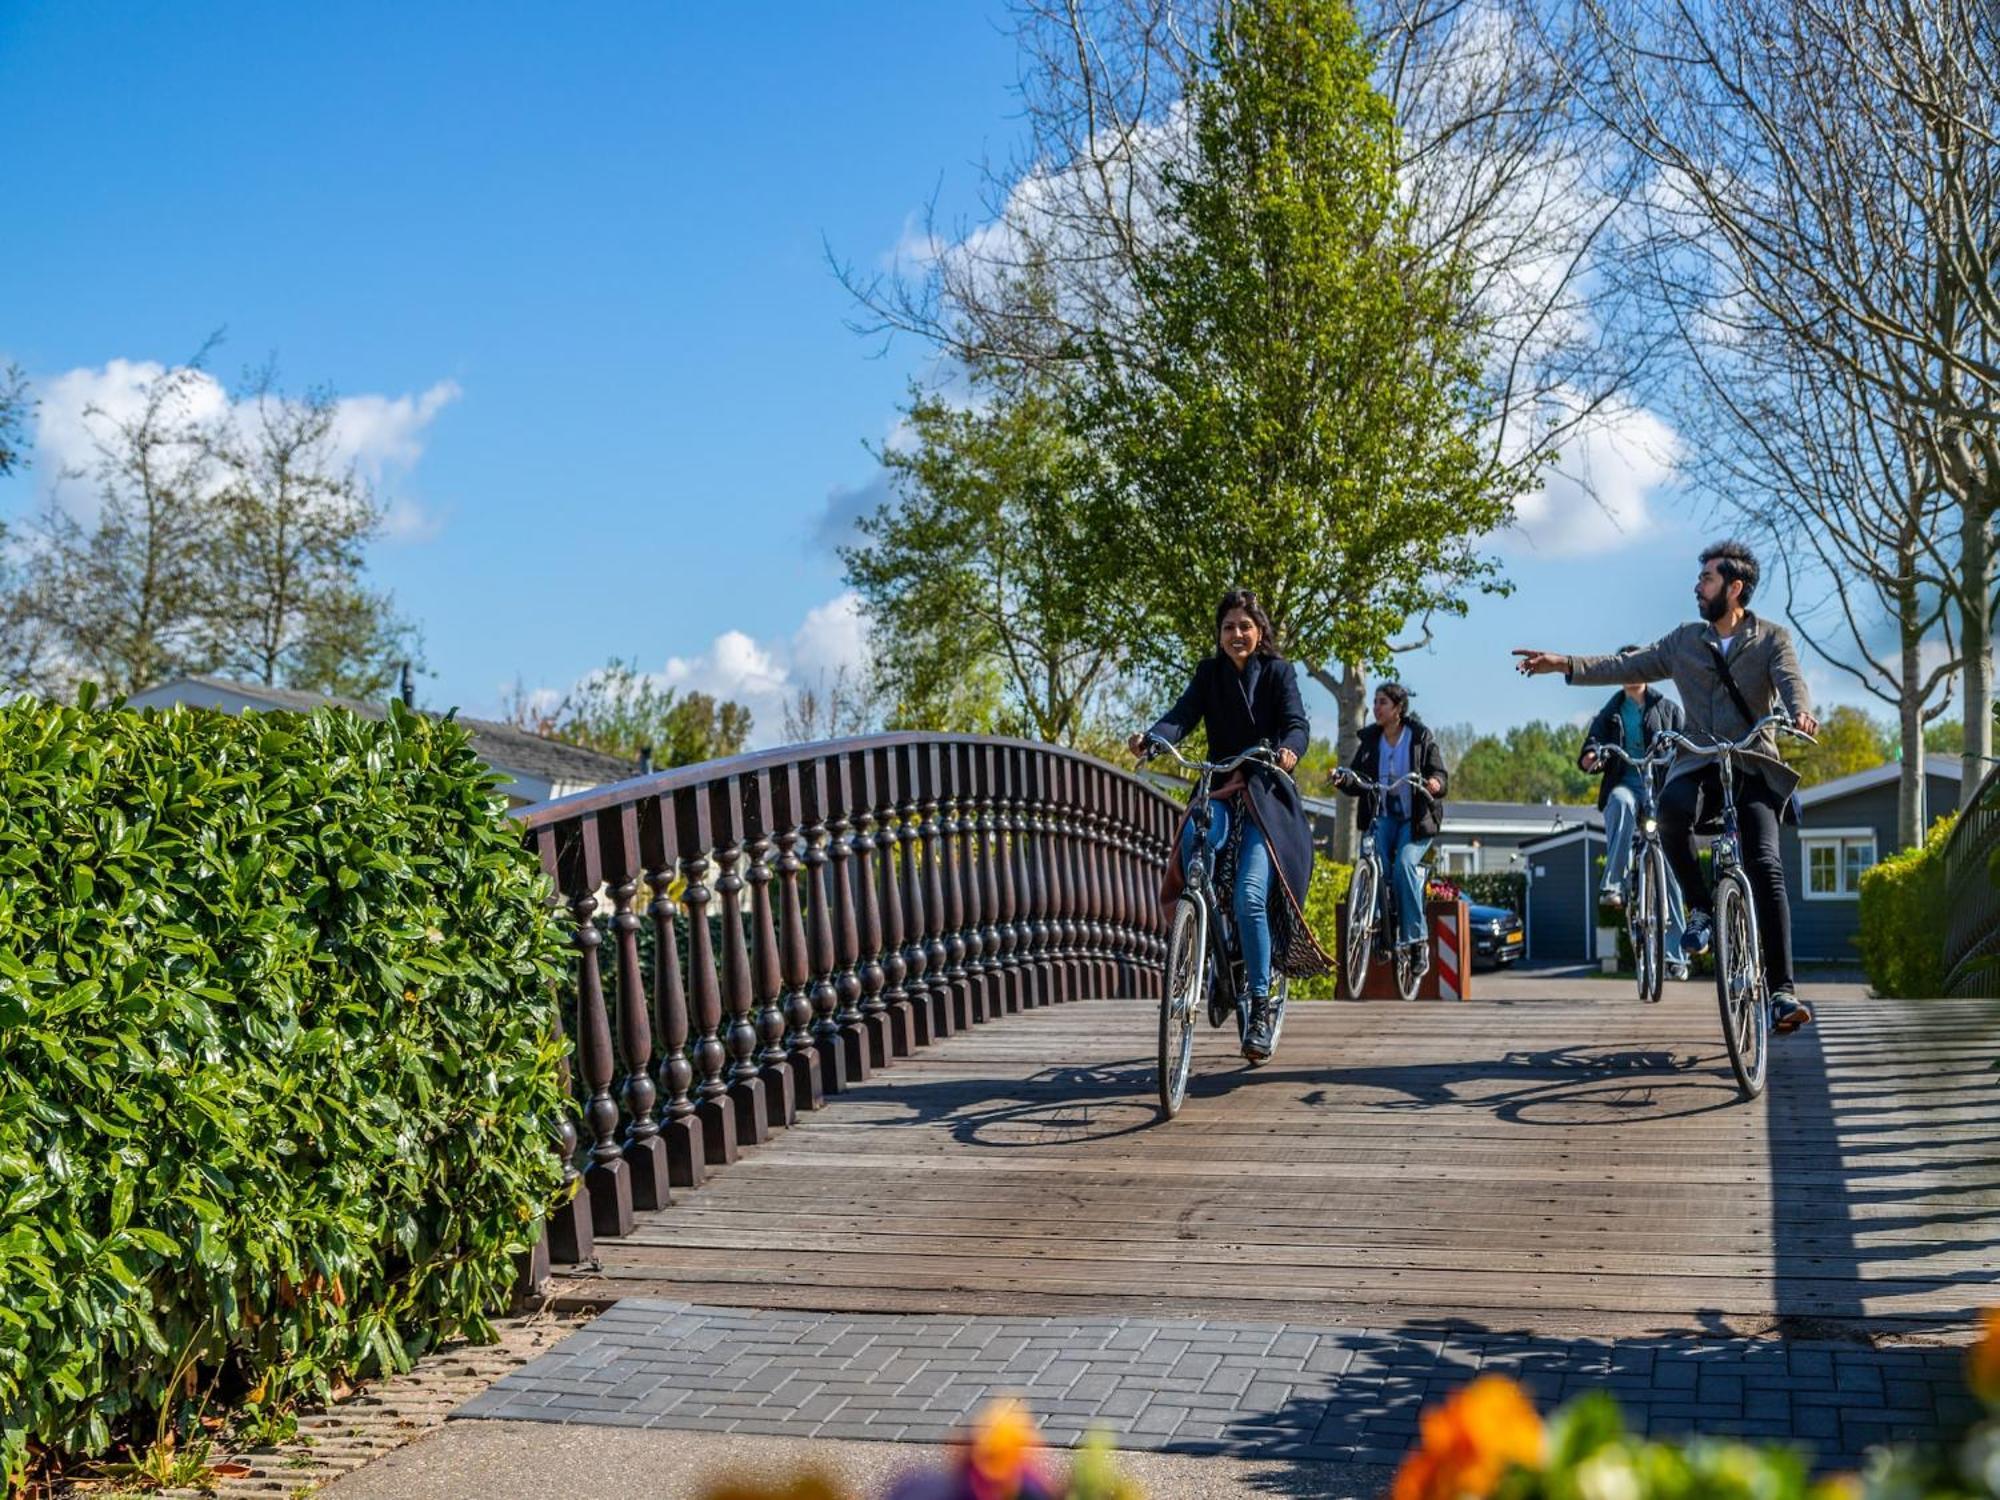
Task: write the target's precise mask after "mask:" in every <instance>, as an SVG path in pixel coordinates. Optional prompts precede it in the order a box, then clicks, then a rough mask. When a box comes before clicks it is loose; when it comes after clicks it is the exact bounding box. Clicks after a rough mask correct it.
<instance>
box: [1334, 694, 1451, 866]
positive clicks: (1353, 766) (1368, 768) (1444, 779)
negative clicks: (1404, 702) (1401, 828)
mask: <svg viewBox="0 0 2000 1500" xmlns="http://www.w3.org/2000/svg"><path fill="white" fill-rule="evenodd" d="M1403 732H1404V733H1405V734H1412V735H1415V736H1416V738H1415V739H1413V740H1411V741H1410V769H1411V770H1412V771H1415V772H1416V773H1417V774H1418V775H1420V776H1422V777H1423V778H1424V779H1425V780H1426V781H1428V780H1429V779H1430V778H1431V777H1433V776H1435V777H1436V778H1437V783H1438V794H1437V796H1436V797H1434V798H1433V797H1425V796H1421V795H1420V794H1418V793H1417V792H1415V791H1412V792H1410V794H1409V797H1410V837H1411V838H1415V839H1430V838H1436V837H1437V833H1438V830H1439V829H1440V828H1442V827H1443V826H1444V799H1445V797H1446V796H1447V795H1448V794H1449V793H1450V791H1451V772H1450V770H1449V769H1447V768H1446V766H1445V763H1444V752H1443V751H1442V750H1440V749H1438V742H1437V736H1436V735H1434V734H1432V733H1431V731H1430V727H1429V726H1428V725H1426V724H1425V723H1424V721H1423V720H1422V719H1419V718H1417V717H1415V716H1414V715H1411V716H1407V717H1405V718H1404V720H1403ZM1381 754H1382V726H1381V725H1380V724H1368V725H1365V726H1364V727H1363V728H1362V731H1361V741H1360V743H1359V744H1357V745H1356V746H1355V747H1354V759H1353V760H1351V761H1349V762H1348V763H1347V768H1348V769H1349V770H1350V771H1352V772H1354V774H1355V775H1357V776H1360V777H1362V778H1364V779H1365V780H1368V781H1375V780H1378V779H1379V778H1380V776H1381V771H1382V762H1381V759H1380V757H1381ZM1342 790H1343V791H1347V789H1346V788H1345V787H1343V788H1342ZM1347 795H1348V796H1350V797H1359V798H1360V799H1361V807H1360V810H1359V815H1358V817H1357V818H1356V820H1355V821H1356V822H1358V823H1359V824H1360V825H1361V829H1362V831H1363V832H1364V833H1365V832H1366V831H1367V830H1368V829H1369V828H1370V827H1372V826H1373V825H1374V822H1375V812H1376V808H1375V794H1374V793H1373V792H1370V791H1348V792H1347Z"/></svg>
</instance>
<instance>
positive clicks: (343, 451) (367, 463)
mask: <svg viewBox="0 0 2000 1500" xmlns="http://www.w3.org/2000/svg"><path fill="white" fill-rule="evenodd" d="M168 373H169V371H168V367H167V366H165V365H163V364H160V363H159V362H157V361H155V360H131V359H114V360H110V361H108V362H106V363H105V364H104V365H103V366H102V367H100V368H89V367H83V368H78V369H74V370H69V371H67V372H65V373H64V374H61V375H58V376H56V377H54V378H53V379H51V380H48V381H44V382H40V383H39V387H40V389H39V394H40V411H39V413H38V416H37V420H36V424H35V450H36V465H37V468H38V469H39V471H40V472H41V473H42V474H43V475H44V476H46V480H45V482H46V483H47V484H49V485H51V486H57V487H58V489H57V493H58V495H59V497H60V499H61V501H62V503H63V504H64V505H65V506H67V507H68V508H69V509H71V510H72V511H76V512H78V513H81V514H86V515H87V514H88V512H89V511H90V510H91V509H92V508H93V507H94V504H95V500H94V494H93V491H92V489H91V486H90V485H89V484H87V483H64V482H63V481H64V477H65V476H69V475H77V474H86V475H87V474H88V473H89V472H90V471H91V470H92V469H93V468H94V467H95V466H96V464H97V462H98V450H97V444H98V440H99V439H100V437H102V436H104V435H105V434H106V433H107V432H108V430H109V428H110V427H112V426H115V425H116V424H118V423H121V422H128V421H131V420H133V419H135V418H137V417H138V416H140V415H141V413H143V412H144V410H145V406H146V400H147V392H148V390H149V389H150V388H151V387H153V386H154V384H155V383H156V382H158V381H159V380H161V379H162V378H163V377H165V376H166V375H167V374H168ZM460 394H461V392H460V389H459V386H458V383H457V382H456V381H451V380H441V381H438V382H437V383H436V384H435V385H433V386H431V387H430V388H429V389H428V390H426V391H423V392H421V393H419V394H416V395H402V396H383V395H373V394H366V395H358V396H343V397H341V398H339V400H338V401H337V402H336V403H335V405H334V418H333V433H332V444H331V446H332V452H331V455H330V456H331V457H332V459H333V460H334V461H335V462H336V463H338V464H341V465H343V466H344V465H349V464H351V465H353V467H354V468H355V469H356V471H357V472H359V473H360V474H361V475H362V476H363V477H364V478H365V479H367V480H368V482H369V483H370V484H372V485H375V486H377V487H378V488H380V487H383V486H385V485H388V484H391V483H394V482H395V481H396V480H397V479H399V478H401V477H403V476H406V475H407V474H408V473H409V471H410V470H412V469H413V468H415V467H416V464H417V461H418V460H419V459H420V458H422V457H423V452H424V443H425V440H426V437H427V434H428V430H429V428H430V426H431V424H432V422H434V421H435V420H436V419H437V416H438V413H440V412H441V411H443V410H444V408H445V407H447V406H449V405H450V404H451V403H452V402H454V401H456V400H457V399H458V398H459V395H460ZM178 400H179V409H178V411H177V413H176V416H177V417H179V418H182V419H185V420H187V421H190V422H194V423H204V424H205V423H209V422H213V421H215V420H217V419H219V418H222V417H224V416H227V415H229V414H230V412H231V411H232V409H234V410H237V411H244V410H251V409H253V408H251V406H250V404H249V402H247V401H245V402H242V403H234V405H233V407H232V401H231V398H230V395H229V392H228V391H227V389H225V388H224V386H223V384H222V382H221V381H219V380H217V379H216V378H215V377H214V376H213V375H211V374H209V373H208V372H207V371H206V370H189V371H186V372H185V378H184V379H183V381H182V382H181V384H180V389H179V393H178ZM442 526H443V523H442V520H441V518H440V517H439V516H438V515H437V514H436V513H435V512H433V511H431V510H429V509H427V508H426V507H425V506H423V505H422V504H421V503H420V502H418V501H417V500H415V499H414V498H411V497H409V496H403V495H399V496H395V497H393V498H391V499H389V500H388V502H387V515H386V517H385V524H384V532H385V534H386V535H387V536H388V537H390V538H391V539H392V540H396V541H405V542H408V541H428V540H430V539H431V538H432V537H434V536H436V535H437V534H438V533H439V531H440V530H441V529H442Z"/></svg>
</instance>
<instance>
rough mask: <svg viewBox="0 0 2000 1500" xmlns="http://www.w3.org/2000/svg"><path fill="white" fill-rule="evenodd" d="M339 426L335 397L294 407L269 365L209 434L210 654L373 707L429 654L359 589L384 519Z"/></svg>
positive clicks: (379, 601)
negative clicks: (404, 667) (368, 701)
mask: <svg viewBox="0 0 2000 1500" xmlns="http://www.w3.org/2000/svg"><path fill="white" fill-rule="evenodd" d="M338 418H339V403H338V402H337V400H336V399H335V397H334V395H333V393H332V392H331V391H328V390H326V389H324V388H318V389H313V390H309V391H307V392H306V393H305V394H304V395H303V396H300V397H292V396H288V395H287V394H286V393H285V392H284V390H283V389H282V388H281V387H280V386H279V384H278V381H277V376H276V372H275V370H274V369H272V368H271V367H269V366H267V367H265V368H264V369H262V370H259V371H256V372H254V373H253V374H252V375H251V376H250V377H249V380H248V382H247V384H246V386H245V387H244V389H243V390H242V391H241V392H239V394H238V396H237V399H236V401H235V402H234V404H233V406H232V408H231V409H230V411H229V413H228V414H227V415H225V416H224V417H222V418H221V419H219V420H218V421H217V422H215V423H214V424H213V425H212V426H211V427H210V428H209V429H208V430H207V431H206V432H205V434H204V436H203V441H204V442H205V443H206V445H207V447H208V449H209V452H210V454H211V455H212V456H213V458H214V460H215V464H216V470H217V473H216V478H217V481H218V483H219V485H220V488H219V489H218V490H217V492H216V493H215V494H214V496H213V497H212V498H211V499H210V501H209V504H210V506H211V507H212V515H213V522H212V524H213V527H214V538H213V540H214V565H213V579H212V585H211V586H212V589H213V595H214V598H215V601H216V607H215V608H213V609H212V610H211V611H210V613H209V616H208V629H207V635H208V639H207V641H206V643H205V652H206V655H207V656H208V657H209V659H210V660H211V661H212V662H213V663H214V664H215V667H216V668H217V669H218V670H221V671H223V672H226V673H228V674H229V675H231V676H236V677H242V678H246V679H248V680H250V681H254V682H261V683H264V684H266V685H271V686H280V685H282V686H285V687H293V688H302V689H305V690H308V691H313V692H325V693H337V694H345V695H347V696H350V697H358V698H373V697H377V696H379V695H380V694H381V693H382V692H384V691H385V690H386V689H387V688H388V687H389V685H390V683H391V681H392V680H393V678H394V676H395V673H396V671H397V670H398V666H399V664H400V663H402V662H404V661H410V660H413V659H414V658H415V657H416V656H417V655H418V654H419V653H418V650H417V647H416V643H415V639H414V631H413V630H412V628H411V627H410V626H409V625H408V624H407V623H406V622H404V621H402V620H400V619H398V618H397V616H396V613H395V606H394V601H393V600H392V599H391V598H390V597H389V596H388V595H387V594H384V593H378V592H376V591H374V590H371V589H369V588H367V587H366V586H365V585H364V584H363V582H362V581H361V575H362V571H363V567H364V563H365V549H366V548H367V546H368V544H369V543H370V542H372V541H374V540H376V539H377V538H378V537H379V536H380V535H381V533H382V520H383V509H382V506H381V505H380V503H379V502H378V501H377V500H376V498H375V494H374V492H373V489H372V487H371V486H370V485H369V484H368V482H367V481H366V480H365V479H363V478H362V477H361V475H360V474H359V473H358V472H357V471H356V469H355V466H354V464H353V463H352V462H351V461H349V460H347V459H346V458H344V457H343V456H342V455H341V453H340V451H339V446H338V437H339V434H338V432H337V428H336V424H337V422H338Z"/></svg>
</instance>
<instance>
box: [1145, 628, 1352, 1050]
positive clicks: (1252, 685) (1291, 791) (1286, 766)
mask: <svg viewBox="0 0 2000 1500" xmlns="http://www.w3.org/2000/svg"><path fill="white" fill-rule="evenodd" d="M1215 632H1216V652H1215V654H1214V655H1213V656H1206V657H1203V658H1202V659H1201V661H1199V662H1198V663H1196V665H1195V669H1194V676H1193V678H1192V679H1191V680H1190V681H1189V683H1188V685H1187V688H1186V689H1185V690H1184V691H1183V692H1182V693H1181V695H1180V698H1179V700H1178V701H1176V702H1175V704H1174V706H1173V707H1172V708H1170V709H1168V710H1167V711H1166V713H1165V714H1163V715H1161V717H1160V720H1159V722H1158V723H1156V724H1154V725H1153V727H1152V728H1151V729H1149V730H1146V731H1145V732H1143V733H1140V734H1135V735H1133V736H1132V738H1131V741H1130V747H1131V750H1132V753H1133V754H1134V755H1143V754H1144V753H1145V749H1146V741H1147V740H1148V739H1149V738H1154V737H1157V738H1159V739H1162V740H1165V741H1166V742H1167V743H1168V744H1170V745H1177V744H1179V743H1180V742H1181V741H1182V740H1183V739H1185V738H1186V737H1187V735H1188V734H1189V733H1190V732H1192V731H1193V729H1194V727H1195V725H1196V724H1201V725H1203V726H1204V727H1206V729H1207V731H1208V756H1209V759H1210V760H1216V761H1222V760H1228V759H1230V758H1231V757H1233V756H1236V755H1239V754H1241V753H1242V752H1243V751H1245V750H1248V749H1250V748H1251V747H1252V746H1253V745H1258V744H1266V743H1268V744H1269V745H1270V746H1271V747H1272V748H1273V749H1275V750H1276V751H1277V756H1278V765H1279V768H1280V770H1282V771H1284V772H1289V771H1290V770H1291V769H1292V767H1293V766H1295V765H1297V764H1298V760H1299V757H1300V756H1301V755H1303V754H1304V753H1305V749H1306V745H1307V743H1308V740H1309V738H1310V736H1311V732H1312V724H1311V721H1310V720H1308V719H1307V718H1306V711H1305V705H1304V703H1303V701H1302V700H1301V698H1300V696H1299V679H1298V672H1297V670H1296V669H1295V668H1294V667H1293V666H1292V664H1291V663H1290V662H1288V661H1286V660H1285V658H1284V657H1282V656H1280V655H1278V652H1277V647H1276V645H1275V643H1274V642H1273V640H1272V630H1271V620H1270V616H1268V615H1267V614H1265V613H1264V607H1263V605H1262V604H1260V603H1259V602H1258V600H1257V596H1256V595H1255V594H1254V593H1252V592H1251V591H1250V590H1248V589H1231V590H1230V591H1229V592H1228V593H1226V594H1224V595H1223V596H1222V602H1221V603H1220V604H1219V605H1217V606H1216V611H1215ZM1211 795H1212V796H1213V798H1214V802H1215V806H1214V809H1213V816H1212V818H1211V820H1210V823H1209V828H1208V839H1209V847H1210V848H1211V849H1213V850H1218V851H1219V850H1221V849H1222V848H1223V847H1224V846H1225V845H1226V844H1228V843H1230V842H1231V840H1232V839H1233V840H1234V843H1235V854H1236V879H1235V887H1234V890H1233V891H1232V896H1233V898H1234V899H1233V903H1232V904H1233V908H1234V914H1235V919H1236V933H1237V942H1238V943H1239V944H1240V946H1241V948H1242V950H1243V971H1244V988H1245V991H1246V993H1245V994H1244V995H1242V996H1239V997H1237V998H1238V1001H1239V1003H1240V1004H1243V1005H1245V1006H1247V1008H1248V1014H1249V1024H1248V1025H1247V1026H1246V1028H1245V1030H1244V1035H1243V1055H1244V1056H1245V1057H1246V1058H1248V1059H1249V1060H1250V1061H1251V1062H1263V1061H1265V1060H1266V1059H1267V1058H1269V1057H1270V1055H1271V1045H1272V1043H1271V970H1272V965H1273V963H1274V961H1275V962H1276V963H1278V964H1279V965H1281V966H1282V967H1283V969H1284V972H1286V973H1287V974H1291V975H1300V974H1303V973H1308V972H1321V973H1323V972H1325V968H1324V966H1325V965H1326V963H1327V960H1326V957H1325V955H1324V954H1322V953H1320V952H1319V949H1318V946H1317V944H1315V943H1314V942H1313V939H1312V931H1311V929H1310V928H1309V927H1307V925H1306V920H1305V911H1304V901H1305V894H1306V890H1307V887H1308V885H1309V884H1310V882H1311V879H1312V861H1313V846H1312V826H1311V824H1310V823H1309V822H1308V821H1307V819H1306V810H1305V804H1304V802H1303V801H1302V800H1301V799H1300V797H1299V791H1298V787H1297V786H1296V785H1294V784H1293V782H1292V779H1291V777H1290V776H1289V775H1281V774H1279V773H1278V772H1277V771H1273V770H1271V769H1269V768H1267V767H1263V766H1257V765H1250V766H1246V767H1245V768H1244V770H1243V773H1242V774H1241V775H1240V776H1238V777H1232V778H1231V780H1230V781H1229V782H1228V783H1226V784H1224V785H1222V786H1218V787H1216V788H1215V789H1214V790H1213V792H1212V794H1211ZM1179 843H1180V850H1181V859H1180V862H1179V863H1177V864H1176V865H1175V867H1174V870H1173V872H1172V874H1173V875H1174V876H1175V877H1177V876H1178V874H1179V871H1180V869H1181V868H1182V866H1183V865H1184V864H1185V862H1186V860H1187V858H1188V855H1189V854H1190V853H1191V852H1192V850H1193V847H1194V825H1193V824H1192V823H1190V822H1183V823H1182V824H1181V832H1180V839H1179ZM1274 882H1275V884H1276V886H1277V888H1278V889H1277V896H1278V899H1276V900H1273V899H1272V891H1271V887H1272V885H1273V883H1274ZM1274 953H1275V955H1276V956H1275V960H1274ZM1315 956H1316V961H1317V963H1318V965H1320V966H1321V967H1318V968H1314V967H1313V964H1314V962H1315Z"/></svg>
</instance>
